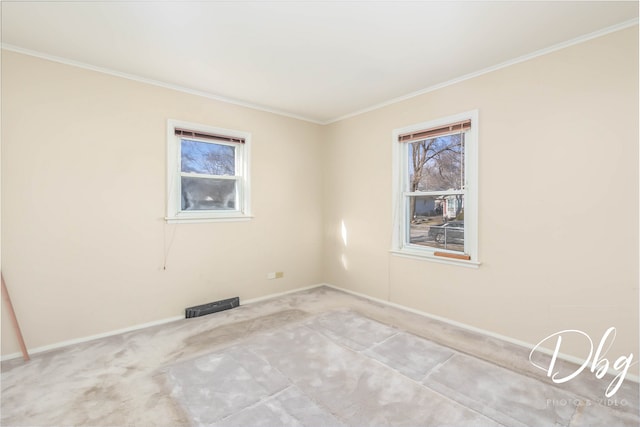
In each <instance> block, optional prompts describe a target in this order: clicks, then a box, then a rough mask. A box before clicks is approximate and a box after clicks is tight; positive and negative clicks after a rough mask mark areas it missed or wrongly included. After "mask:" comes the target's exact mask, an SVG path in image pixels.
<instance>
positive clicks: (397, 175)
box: [391, 109, 480, 268]
mask: <svg viewBox="0 0 640 427" xmlns="http://www.w3.org/2000/svg"><path fill="white" fill-rule="evenodd" d="M479 114H480V113H479V111H478V110H477V109H475V110H471V111H467V112H464V113H459V114H455V115H452V116H448V117H440V118H438V119H434V120H428V121H426V122H422V123H416V124H413V125H409V126H405V127H402V128H398V129H394V130H393V131H392V132H391V147H392V153H391V158H392V166H391V170H392V177H393V186H392V189H391V197H392V209H393V212H392V221H393V222H392V238H391V253H392V254H394V255H400V256H406V257H408V258H413V259H423V260H426V261H434V262H440V263H444V264H450V265H464V266H465V267H474V268H477V267H478V266H479V265H480V262H479V255H478V211H479V209H478V202H479V197H478V192H479V190H480V185H479V182H478V179H479V178H478V177H479V174H478V152H479V145H480V142H479V140H478V139H479V135H480V132H479V130H478V129H479V128H480V121H479ZM464 120H471V128H470V129H469V130H468V131H466V132H465V133H466V134H467V137H466V139H465V149H464V153H465V154H464V167H465V172H464V176H465V183H464V187H465V189H464V190H462V191H429V192H408V189H409V183H408V178H409V170H408V166H407V165H408V164H409V162H408V157H407V156H408V155H409V154H408V151H407V149H406V143H403V142H398V138H399V136H400V135H403V134H406V133H412V132H417V131H420V130H423V129H431V128H436V127H440V126H444V125H447V124H450V123H457V122H461V121H464ZM420 194H425V195H440V194H464V195H465V208H464V210H465V212H464V216H465V227H464V228H465V229H464V235H465V251H466V253H467V254H468V255H469V256H470V257H471V259H470V260H469V261H466V260H456V259H453V258H443V257H437V256H435V252H438V251H439V249H437V248H434V247H421V246H418V245H412V244H409V243H408V240H409V238H408V233H409V224H408V221H407V218H408V212H407V203H406V198H407V196H412V195H420ZM444 252H447V251H446V250H445V251H444Z"/></svg>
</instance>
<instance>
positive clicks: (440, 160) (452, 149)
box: [407, 134, 464, 191]
mask: <svg viewBox="0 0 640 427" xmlns="http://www.w3.org/2000/svg"><path fill="white" fill-rule="evenodd" d="M407 145H408V147H407V149H408V150H409V156H408V159H409V189H408V190H409V191H446V190H461V189H462V187H463V185H464V134H455V135H445V136H440V137H437V138H432V139H425V140H423V141H417V142H412V143H410V144H407Z"/></svg>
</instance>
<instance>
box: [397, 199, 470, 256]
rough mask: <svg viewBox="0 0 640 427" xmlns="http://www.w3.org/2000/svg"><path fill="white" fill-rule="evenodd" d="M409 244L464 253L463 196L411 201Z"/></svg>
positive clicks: (409, 201) (409, 210) (409, 200)
mask: <svg viewBox="0 0 640 427" xmlns="http://www.w3.org/2000/svg"><path fill="white" fill-rule="evenodd" d="M408 203H409V209H408V213H409V243H411V244H414V245H422V246H429V247H432V248H437V249H448V250H451V251H459V252H464V196H462V195H459V194H452V195H448V196H420V197H409V198H408Z"/></svg>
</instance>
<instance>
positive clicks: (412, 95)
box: [0, 18, 640, 125]
mask: <svg viewBox="0 0 640 427" xmlns="http://www.w3.org/2000/svg"><path fill="white" fill-rule="evenodd" d="M639 22H640V19H638V18H635V19H632V20H629V21H625V22H621V23H620V24H617V25H613V26H611V27H607V28H603V29H601V30H598V31H594V32H592V33H589V34H585V35H582V36H579V37H576V38H574V39H571V40H568V41H565V42H562V43H558V44H556V45H553V46H549V47H547V48H544V49H540V50H537V51H535V52H532V53H528V54H526V55H522V56H520V57H518V58H515V59H510V60H508V61H505V62H502V63H500V64H497V65H494V66H491V67H488V68H485V69H482V70H479V71H475V72H473V73H469V74H465V75H464V76H460V77H457V78H455V79H452V80H448V81H446V82H443V83H438V84H435V85H433V86H429V87H427V88H424V89H421V90H418V91H416V92H411V93H408V94H406V95H402V96H399V97H396V98H392V99H389V100H387V101H383V102H380V103H377V104H374V105H372V106H370V107H366V108H362V109H360V110H356V111H353V112H351V113H347V114H344V115H342V116H338V117H335V118H333V119H328V120H317V119H312V118H310V117H305V116H300V115H298V114H293V113H289V112H286V111H281V110H277V109H274V108H270V107H266V106H263V105H258V104H252V103H250V102H246V101H240V100H237V99H233V98H227V97H224V96H220V95H216V94H213V93H209V92H205V91H200V90H195V89H190V88H187V87H184V86H179V85H175V84H170V83H165V82H161V81H159V80H153V79H149V78H146V77H140V76H136V75H133V74H128V73H123V72H120V71H116V70H112V69H109V68H105V67H98V66H95V65H91V64H86V63H84V62H80V61H74V60H71V59H67V58H62V57H59V56H55V55H49V54H47V53H42V52H38V51H35V50H30V49H25V48H22V47H19V46H14V45H11V44H8V43H0V47H1V48H2V49H6V50H8V51H11V52H16V53H21V54H23V55H29V56H34V57H36V58H41V59H45V60H48V61H53V62H58V63H61V64H65V65H71V66H74V67H78V68H83V69H86V70H91V71H97V72H99V73H103V74H109V75H112V76H116V77H121V78H123V79H128V80H133V81H136V82H140V83H146V84H150V85H153V86H159V87H162V88H165V89H170V90H175V91H178V92H183V93H187V94H190V95H196V96H201V97H203V98H207V99H212V100H215V101H220V102H226V103H229V104H233V105H238V106H240V107H246V108H251V109H254V110H259V111H264V112H267V113H272V114H277V115H280V116H284V117H290V118H292V119H297V120H303V121H305V122H311V123H315V124H318V125H328V124H331V123H335V122H339V121H341V120H345V119H348V118H351V117H355V116H359V115H360V114H364V113H368V112H370V111H374V110H378V109H380V108H383V107H387V106H389V105H393V104H397V103H399V102H402V101H406V100H407V99H411V98H415V97H416V96H420V95H423V94H425V93H429V92H433V91H435V90H438V89H442V88H444V87H447V86H451V85H454V84H456V83H460V82H463V81H465V80H469V79H472V78H474V77H479V76H481V75H483V74H488V73H491V72H493V71H496V70H500V69H502V68H506V67H509V66H511V65H515V64H518V63H521V62H525V61H528V60H530V59H534V58H537V57H539V56H543V55H546V54H548V53H552V52H555V51H558V50H561V49H565V48H567V47H571V46H574V45H576V44H580V43H584V42H587V41H589V40H592V39H595V38H598V37H602V36H605V35H607V34H610V33H614V32H616V31H620V30H624V29H626V28H629V27H632V26H634V25H638V23H639Z"/></svg>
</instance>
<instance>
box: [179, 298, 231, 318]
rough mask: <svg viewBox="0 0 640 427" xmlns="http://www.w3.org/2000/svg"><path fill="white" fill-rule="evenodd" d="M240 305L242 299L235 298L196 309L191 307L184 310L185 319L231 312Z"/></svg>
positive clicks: (203, 305) (199, 306)
mask: <svg viewBox="0 0 640 427" xmlns="http://www.w3.org/2000/svg"><path fill="white" fill-rule="evenodd" d="M239 305H240V298H239V297H234V298H229V299H222V300H220V301H214V302H210V303H209V304H202V305H196V306H195V307H189V308H186V309H185V310H184V317H185V318H187V319H188V318H190V317H200V316H204V315H205V314H211V313H217V312H218V311H223V310H229V309H230V308H234V307H237V306H239Z"/></svg>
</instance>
